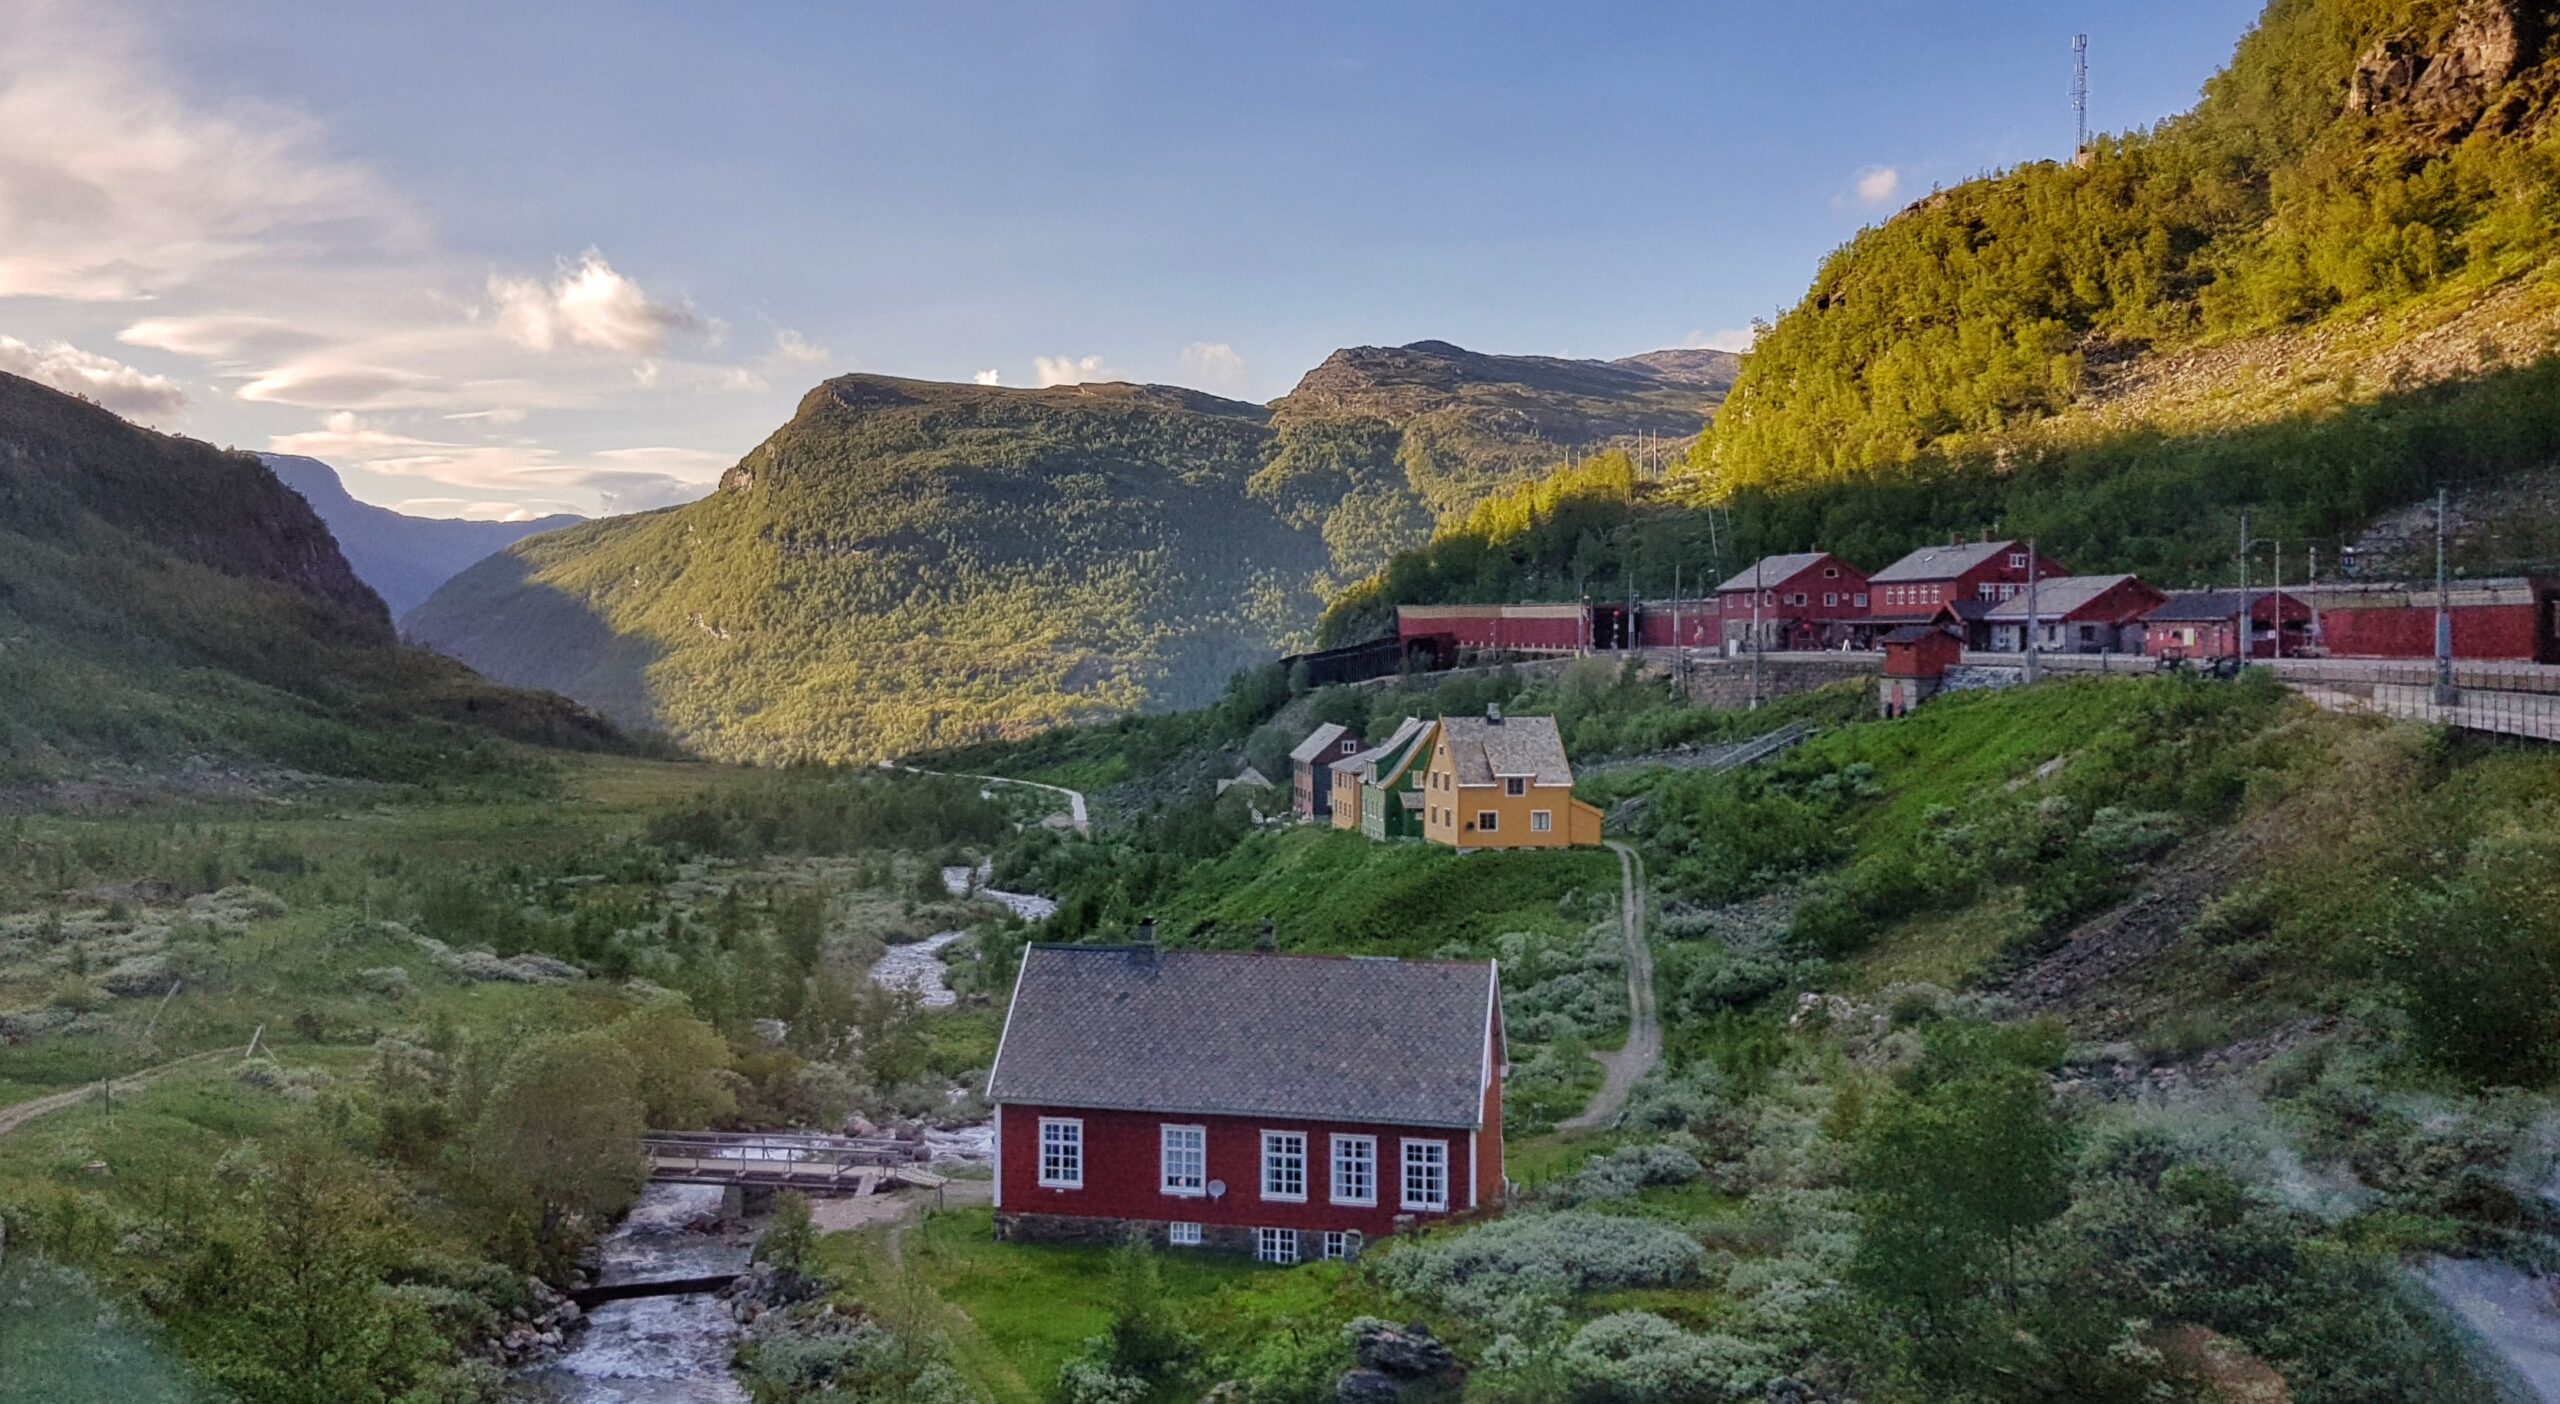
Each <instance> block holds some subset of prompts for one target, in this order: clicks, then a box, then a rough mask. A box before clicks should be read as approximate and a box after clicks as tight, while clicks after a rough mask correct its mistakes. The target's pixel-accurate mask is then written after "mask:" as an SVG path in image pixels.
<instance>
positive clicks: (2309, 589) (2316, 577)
mask: <svg viewBox="0 0 2560 1404" xmlns="http://www.w3.org/2000/svg"><path fill="white" fill-rule="evenodd" d="M2302 593H2303V595H2304V596H2305V597H2306V602H2307V603H2309V604H2310V606H2311V646H2312V647H2314V648H2317V647H2319V646H2320V548H2319V547H2317V546H2314V547H2312V548H2311V573H2310V574H2309V575H2306V576H2304V577H2303V580H2302ZM2276 622H2277V624H2278V626H2279V627H2281V626H2282V624H2283V622H2284V610H2283V608H2282V607H2281V606H2279V607H2278V608H2277V610H2276Z"/></svg>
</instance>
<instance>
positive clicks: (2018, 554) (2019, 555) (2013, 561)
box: [2009, 551, 2027, 570]
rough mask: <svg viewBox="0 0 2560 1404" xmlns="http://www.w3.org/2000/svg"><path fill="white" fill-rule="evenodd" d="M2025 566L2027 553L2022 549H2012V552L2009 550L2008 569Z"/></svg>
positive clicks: (2024, 567)
mask: <svg viewBox="0 0 2560 1404" xmlns="http://www.w3.org/2000/svg"><path fill="white" fill-rule="evenodd" d="M2026 568H2027V553H2026V552H2024V551H2012V552H2010V553H2009V569H2011V570H2025V569H2026Z"/></svg>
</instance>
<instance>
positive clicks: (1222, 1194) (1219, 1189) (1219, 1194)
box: [1209, 1180, 1227, 1199]
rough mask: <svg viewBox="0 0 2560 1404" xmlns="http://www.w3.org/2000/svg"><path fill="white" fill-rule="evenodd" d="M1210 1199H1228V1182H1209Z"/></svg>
mask: <svg viewBox="0 0 2560 1404" xmlns="http://www.w3.org/2000/svg"><path fill="white" fill-rule="evenodd" d="M1209 1197H1210V1198H1211V1199H1224V1198H1226V1197H1227V1182H1226V1181H1224V1180H1211V1181H1210V1182H1209Z"/></svg>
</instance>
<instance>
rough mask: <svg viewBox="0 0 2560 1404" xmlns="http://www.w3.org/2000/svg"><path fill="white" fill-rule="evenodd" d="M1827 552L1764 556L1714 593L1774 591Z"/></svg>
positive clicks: (1719, 586)
mask: <svg viewBox="0 0 2560 1404" xmlns="http://www.w3.org/2000/svg"><path fill="white" fill-rule="evenodd" d="M1829 554H1830V553H1829V552H1827V551H1797V552H1794V553H1792V554H1790V555H1784V556H1764V557H1762V558H1761V559H1760V560H1759V562H1758V563H1757V564H1755V565H1750V566H1745V567H1743V570H1742V573H1741V574H1740V575H1737V576H1735V577H1734V578H1732V579H1731V580H1728V581H1726V582H1725V583H1723V584H1722V585H1718V586H1717V587H1716V593H1718V594H1722V593H1724V592H1725V591H1727V590H1774V589H1776V588H1778V587H1779V586H1781V585H1784V584H1785V583H1787V582H1788V581H1789V580H1792V579H1794V578H1795V577H1796V576H1798V575H1801V574H1803V573H1804V572H1805V571H1808V570H1811V569H1813V567H1814V566H1815V565H1816V564H1817V563H1819V562H1820V561H1821V560H1822V558H1823V557H1824V556H1826V555H1829Z"/></svg>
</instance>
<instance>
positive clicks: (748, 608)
mask: <svg viewBox="0 0 2560 1404" xmlns="http://www.w3.org/2000/svg"><path fill="white" fill-rule="evenodd" d="M1730 365H1731V358H1730V357H1728V356H1725V355H1724V353H1721V352H1678V351H1674V352H1657V353H1654V354H1653V355H1652V356H1649V357H1644V358H1638V359H1636V360H1633V361H1627V362H1605V363H1604V362H1583V361H1562V360H1555V359H1551V358H1543V357H1494V356H1480V355H1476V354H1474V353H1471V352H1466V351H1462V350H1460V349H1459V348H1456V347H1453V346H1447V345H1445V344H1442V343H1430V342H1426V343H1421V344H1418V345H1416V346H1411V347H1404V348H1399V349H1394V350H1381V349H1378V348H1357V349H1355V350H1352V351H1346V352H1342V353H1339V354H1338V355H1336V356H1335V357H1334V358H1332V359H1331V360H1329V361H1327V362H1326V364H1325V366H1324V367H1321V368H1319V369H1318V370H1317V371H1316V372H1314V373H1312V374H1310V375H1309V377H1308V378H1307V383H1305V384H1303V385H1301V386H1300V387H1299V389H1298V390H1297V391H1296V392H1294V393H1293V394H1292V395H1290V396H1289V397H1286V398H1284V399H1282V400H1280V401H1278V402H1277V403H1276V404H1275V406H1274V407H1272V408H1270V409H1265V408H1263V407H1261V406H1257V405H1250V404H1242V403H1239V402H1236V401H1231V400H1221V399H1218V398H1216V397H1214V396H1210V395H1204V394H1200V393H1197V392H1194V391H1188V390H1180V389H1174V388H1170V387H1164V386H1132V385H1122V384H1101V385H1075V386H1058V387H1054V388H1050V389H1042V390H1012V389H1002V388H997V387H992V386H976V385H942V384H933V383H928V382H923V381H912V380H900V379H895V378H891V377H886V376H873V375H852V376H844V377H840V378H838V379H835V380H831V381H829V382H827V383H826V384H825V385H822V386H820V387H819V388H818V389H816V390H814V391H812V392H811V393H810V394H809V395H808V397H807V398H805V399H804V400H803V401H802V403H801V405H800V409H799V412H798V413H797V414H796V415H795V416H794V417H793V419H792V420H791V422H790V423H789V424H786V425H784V426H783V427H782V428H781V429H780V430H777V431H776V432H775V433H774V435H773V436H772V437H771V438H770V439H768V440H766V441H765V443H764V444H762V445H761V446H759V447H758V448H756V449H755V450H754V451H753V452H751V453H749V454H748V455H747V456H746V457H745V458H744V459H742V460H741V461H740V462H739V464H738V466H737V467H736V468H734V469H732V470H730V472H729V473H728V475H727V476H726V477H725V478H724V479H723V480H722V483H721V488H720V491H719V492H718V493H716V494H715V495H713V496H712V497H711V498H709V499H707V500H705V501H703V502H698V503H694V504H692V505H690V506H686V507H680V508H675V509H671V510H669V511H664V512H657V513H651V514H647V515H644V516H638V517H630V518H623V519H618V520H614V521H607V522H598V523H593V524H589V525H586V526H582V527H578V528H575V529H572V530H569V531H563V532H557V533H552V534H548V535H545V536H541V537H538V538H535V539H533V540H530V541H527V542H524V543H522V544H520V545H518V546H517V547H515V548H514V549H512V550H511V551H510V552H508V553H507V554H504V555H501V556H496V557H492V558H491V559H489V560H487V561H485V562H483V563H481V564H480V565H479V566H477V567H475V568H473V569H472V570H470V571H467V572H465V573H464V574H463V575H461V576H460V577H458V578H456V579H455V580H453V581H452V582H451V583H449V584H448V585H447V586H445V587H444V588H443V589H442V590H440V591H438V592H437V594H436V595H435V596H434V597H433V598H432V599H430V600H429V601H428V602H427V603H426V604H425V605H423V606H421V607H420V608H419V609H417V610H416V611H414V612H413V613H412V614H411V615H409V616H408V617H407V618H406V619H405V620H404V621H403V625H404V628H406V629H407V630H408V632H409V634H410V636H411V637H412V638H414V639H416V640H418V641H419V642H421V643H424V644H426V645H428V646H430V647H434V648H438V649H441V650H443V651H445V652H447V653H450V654H452V655H453V656H455V657H457V658H460V659H462V660H463V661H465V662H468V663H470V664H472V665H473V666H474V667H477V668H479V669H481V670H482V671H483V672H486V673H488V674H489V675H490V676H492V677H495V678H499V679H502V680H504V681H507V682H511V683H516V684H521V685H526V686H535V687H543V688H550V689H554V690H557V691H560V692H563V693H565V694H567V695H569V696H572V697H576V698H578V699H580V700H581V701H584V702H587V703H589V704H590V705H593V706H595V707H598V708H600V709H602V710H603V711H605V712H606V713H607V714H609V715H611V716H613V717H615V718H617V719H619V720H622V721H625V722H627V723H631V724H634V725H642V726H652V727H663V728H665V729H666V730H668V731H670V732H672V733H674V734H675V735H677V736H679V737H681V738H682V739H684V740H685V741H687V742H689V743H692V744H696V745H699V746H701V747H703V748H704V749H705V750H706V751H708V752H710V753H713V754H717V755H721V756H728V757H737V758H753V759H758V760H781V759H809V758H823V759H835V760H843V759H870V758H875V757H878V756H882V755H891V754H897V753H901V752H904V751H908V750H913V749H916V748H919V747H926V746H937V745H954V744H960V743H965V742H967V741H971V740H976V739H981V738H985V737H995V736H1016V735H1022V734H1025V733H1027V732H1030V731H1035V730H1038V729H1040V728H1042V727H1045V726H1048V725H1051V724H1054V723H1055V722H1057V721H1059V720H1061V719H1066V718H1074V717H1090V716H1096V715H1102V714H1107V713H1110V712H1116V711H1123V710H1128V709H1131V708H1139V707H1163V706H1186V705H1196V704H1198V703H1201V702H1205V701H1207V700H1209V699H1210V698H1212V697H1214V696H1215V695H1216V693H1217V691H1218V689H1219V688H1220V687H1222V686H1224V685H1225V683H1226V681H1227V679H1228V678H1229V677H1230V676H1231V675H1233V674H1234V673H1235V672H1236V671H1237V670H1239V669H1242V668H1245V667H1249V666H1251V665H1253V664H1256V663H1260V662H1264V661H1267V660H1268V659H1269V658H1271V657H1272V656H1273V655H1275V654H1277V653H1280V652H1284V651H1286V650H1288V649H1290V648H1294V647H1297V646H1301V645H1303V644H1305V643H1307V642H1309V641H1310V640H1311V639H1312V638H1313V634H1314V625H1315V622H1316V616H1317V611H1318V607H1319V606H1320V604H1321V603H1322V601H1323V599H1324V598H1325V596H1326V594H1327V593H1329V591H1330V590H1331V589H1332V588H1333V587H1334V586H1335V585H1336V583H1337V582H1340V581H1344V580H1349V579H1354V578H1357V576H1358V575H1359V574H1361V573H1365V572H1366V571H1368V570H1371V569H1374V568H1375V567H1376V566H1377V565H1378V564H1379V563H1381V562H1383V561H1385V560H1386V559H1388V558H1389V556H1390V555H1391V554H1392V553H1393V552H1394V551H1396V550H1399V549H1402V548H1404V547H1407V546H1410V545H1413V544H1415V543H1416V542H1418V541H1420V540H1423V539H1425V537H1426V536H1427V534H1428V533H1429V532H1430V530H1431V529H1432V525H1433V523H1434V521H1435V520H1437V519H1438V518H1439V517H1440V516H1441V515H1442V514H1444V513H1448V514H1460V513H1464V512H1465V511H1467V510H1469V509H1470V508H1471V507H1472V506H1473V504H1474V503H1476V502H1477V501H1479V500H1481V499H1482V498H1483V497H1484V496H1485V495H1486V494H1487V493H1489V492H1492V491H1494V490H1496V489H1498V488H1499V487H1500V486H1501V485H1503V484H1505V483H1507V482H1511V481H1515V480H1517V479H1518V478H1519V477H1520V476H1521V475H1522V474H1524V473H1533V472H1534V471H1535V469H1536V466H1537V465H1538V464H1540V463H1543V462H1546V461H1547V460H1548V459H1550V458H1551V457H1552V456H1554V455H1555V454H1556V452H1557V451H1558V450H1559V448H1560V447H1562V448H1570V447H1575V446H1592V445H1599V444H1604V443H1628V442H1632V441H1634V440H1635V439H1636V438H1637V437H1638V436H1642V435H1649V434H1653V433H1657V432H1663V431H1665V430H1677V429H1679V428H1680V427H1681V426H1684V425H1685V426H1688V427H1689V428H1690V429H1692V430H1693V429H1694V427H1695V426H1696V424H1697V423H1698V422H1699V420H1700V417H1701V416H1702V415H1703V414H1704V413H1705V412H1706V410H1707V408H1708V407H1709V406H1711V405H1712V403H1713V402H1714V400H1715V398H1716V396H1717V394H1718V393H1719V386H1720V384H1721V381H1720V379H1719V377H1721V376H1723V375H1724V374H1726V373H1727V372H1729V369H1730ZM1320 446H1321V450H1322V454H1324V455H1331V456H1329V457H1323V458H1322V464H1321V465H1320V466H1319V465H1317V461H1316V460H1315V459H1311V458H1310V457H1309V456H1308V455H1310V454H1313V453H1318V450H1319V447H1320Z"/></svg>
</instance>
